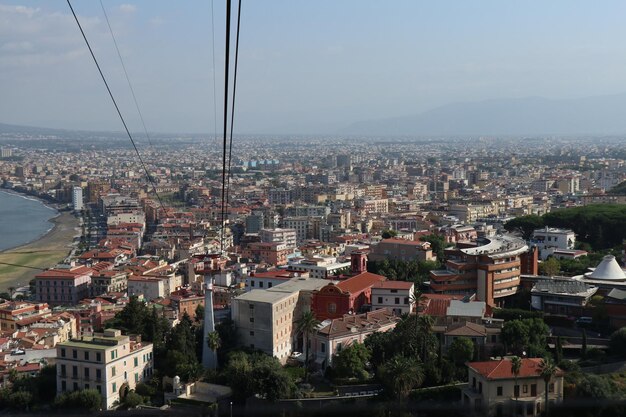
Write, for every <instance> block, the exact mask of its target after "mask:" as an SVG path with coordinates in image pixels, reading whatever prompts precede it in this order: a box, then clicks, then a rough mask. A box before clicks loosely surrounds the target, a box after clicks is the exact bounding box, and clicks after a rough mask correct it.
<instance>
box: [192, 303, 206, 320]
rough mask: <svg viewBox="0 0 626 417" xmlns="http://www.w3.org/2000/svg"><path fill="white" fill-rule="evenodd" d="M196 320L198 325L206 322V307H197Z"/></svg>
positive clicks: (200, 305) (199, 305)
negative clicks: (203, 321)
mask: <svg viewBox="0 0 626 417" xmlns="http://www.w3.org/2000/svg"><path fill="white" fill-rule="evenodd" d="M194 320H195V321H196V323H200V322H201V321H202V320H204V306H203V305H202V304H198V305H197V306H196V311H195V312H194Z"/></svg>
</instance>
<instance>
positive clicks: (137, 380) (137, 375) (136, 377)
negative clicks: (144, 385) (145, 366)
mask: <svg viewBox="0 0 626 417" xmlns="http://www.w3.org/2000/svg"><path fill="white" fill-rule="evenodd" d="M135 382H139V374H138V373H135Z"/></svg>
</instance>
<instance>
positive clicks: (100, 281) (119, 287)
mask: <svg viewBox="0 0 626 417" xmlns="http://www.w3.org/2000/svg"><path fill="white" fill-rule="evenodd" d="M91 284H92V287H91V293H92V295H94V296H97V295H102V294H108V293H110V292H124V291H126V289H127V287H128V275H127V274H126V272H122V271H101V272H98V273H97V274H95V275H93V276H92V277H91Z"/></svg>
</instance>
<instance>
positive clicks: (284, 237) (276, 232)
mask: <svg viewBox="0 0 626 417" xmlns="http://www.w3.org/2000/svg"><path fill="white" fill-rule="evenodd" d="M259 238H261V242H263V243H284V244H285V245H286V246H287V248H288V249H295V248H296V247H297V233H296V230H295V229H281V228H275V229H261V231H259Z"/></svg>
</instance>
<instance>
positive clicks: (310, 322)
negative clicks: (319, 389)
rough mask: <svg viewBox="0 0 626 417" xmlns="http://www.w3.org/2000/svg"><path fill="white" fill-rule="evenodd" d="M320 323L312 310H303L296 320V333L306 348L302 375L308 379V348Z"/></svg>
mask: <svg viewBox="0 0 626 417" xmlns="http://www.w3.org/2000/svg"><path fill="white" fill-rule="evenodd" d="M319 325H320V321H319V320H317V319H316V318H315V314H313V312H312V311H305V312H304V313H302V316H300V318H299V319H298V321H297V322H296V328H297V331H298V333H300V334H302V337H303V342H304V348H305V350H306V353H305V359H304V366H305V373H304V377H305V379H306V380H308V377H309V350H310V345H311V340H310V338H311V335H312V334H313V333H314V332H315V331H317V328H318V326H319Z"/></svg>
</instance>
